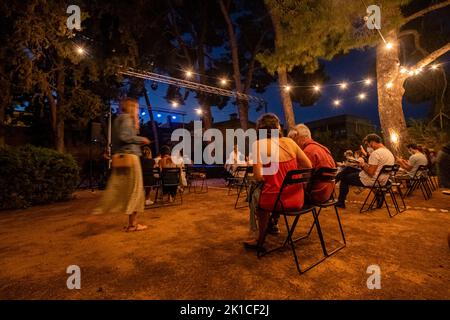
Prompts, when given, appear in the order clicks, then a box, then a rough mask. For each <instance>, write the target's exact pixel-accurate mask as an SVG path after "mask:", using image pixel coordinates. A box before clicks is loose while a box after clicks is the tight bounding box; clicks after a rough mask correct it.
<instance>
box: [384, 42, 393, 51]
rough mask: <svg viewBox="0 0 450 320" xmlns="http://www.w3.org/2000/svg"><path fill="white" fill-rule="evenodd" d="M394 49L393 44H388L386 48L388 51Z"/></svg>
mask: <svg viewBox="0 0 450 320" xmlns="http://www.w3.org/2000/svg"><path fill="white" fill-rule="evenodd" d="M393 47H394V45H393V44H392V43H391V42H388V43H386V45H385V48H386V49H387V50H391V49H392V48H393Z"/></svg>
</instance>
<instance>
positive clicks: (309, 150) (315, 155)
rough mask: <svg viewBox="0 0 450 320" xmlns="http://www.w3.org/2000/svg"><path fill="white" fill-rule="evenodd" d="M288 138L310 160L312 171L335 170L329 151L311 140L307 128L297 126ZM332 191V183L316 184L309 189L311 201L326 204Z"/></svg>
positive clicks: (301, 125) (300, 125) (302, 125)
mask: <svg viewBox="0 0 450 320" xmlns="http://www.w3.org/2000/svg"><path fill="white" fill-rule="evenodd" d="M288 136H289V138H291V139H292V140H294V141H295V142H296V143H297V144H298V145H299V147H300V148H301V149H302V150H303V152H304V153H305V154H306V156H307V157H308V158H309V160H311V164H312V167H313V169H314V170H318V169H320V168H336V163H335V161H334V159H333V156H332V155H331V153H330V150H328V148H326V147H324V146H323V145H321V144H320V143H318V142H316V141H314V140H313V139H312V138H311V131H310V130H309V128H308V127H307V126H305V125H304V124H298V125H297V126H295V128H294V129H293V130H291V131H290V132H289V135H288ZM333 191H334V183H330V182H316V183H315V184H314V185H313V186H312V188H311V194H310V197H311V201H312V202H314V203H323V202H326V201H328V200H329V199H330V197H331V194H332V193H333ZM305 200H306V199H305Z"/></svg>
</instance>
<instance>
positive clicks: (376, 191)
mask: <svg viewBox="0 0 450 320" xmlns="http://www.w3.org/2000/svg"><path fill="white" fill-rule="evenodd" d="M395 170H398V167H396V166H395V165H385V166H383V167H382V168H381V170H380V172H379V173H378V176H377V178H376V179H375V182H374V183H373V185H372V186H371V187H369V188H370V191H369V194H368V195H367V197H366V199H365V200H364V203H363V205H362V207H361V209H360V210H359V212H360V213H363V212H367V211H371V210H373V209H374V207H375V205H376V207H377V208H381V207H382V206H383V204H385V205H386V209H387V211H388V214H389V217H391V218H392V217H394V216H396V215H397V214H399V213H401V212H403V211H405V210H406V206H405V202H404V201H403V198H401V199H402V202H403V209H401V208H400V206H399V204H398V201H397V197H396V196H395V193H394V190H393V189H392V187H393V184H392V182H391V180H390V178H391V177H392V176H393V175H394V174H395V172H396V171H395ZM382 180H386V182H383V181H382ZM386 195H389V196H390V198H391V200H392V203H393V205H394V208H395V212H396V213H395V214H392V213H391V210H390V208H389V204H388V203H387V199H386ZM371 196H373V197H372V199H371V200H370V202H369V199H370V197H371Z"/></svg>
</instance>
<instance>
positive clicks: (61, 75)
mask: <svg viewBox="0 0 450 320" xmlns="http://www.w3.org/2000/svg"><path fill="white" fill-rule="evenodd" d="M63 64H64V62H63V61H62V62H61V63H60V65H59V68H58V69H59V70H58V71H57V75H56V91H57V103H55V111H54V117H55V119H54V123H55V128H54V130H53V133H54V139H55V140H54V141H55V148H56V150H57V151H59V152H64V104H65V98H64V94H65V92H64V89H65V72H64V69H63V67H62V65H63Z"/></svg>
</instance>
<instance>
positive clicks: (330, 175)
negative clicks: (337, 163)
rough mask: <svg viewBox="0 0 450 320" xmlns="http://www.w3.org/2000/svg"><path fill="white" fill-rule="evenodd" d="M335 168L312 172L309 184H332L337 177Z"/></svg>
mask: <svg viewBox="0 0 450 320" xmlns="http://www.w3.org/2000/svg"><path fill="white" fill-rule="evenodd" d="M337 171H338V169H337V168H319V169H317V170H316V171H314V173H313V175H312V177H311V182H316V181H320V182H334V181H335V180H336V176H337Z"/></svg>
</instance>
